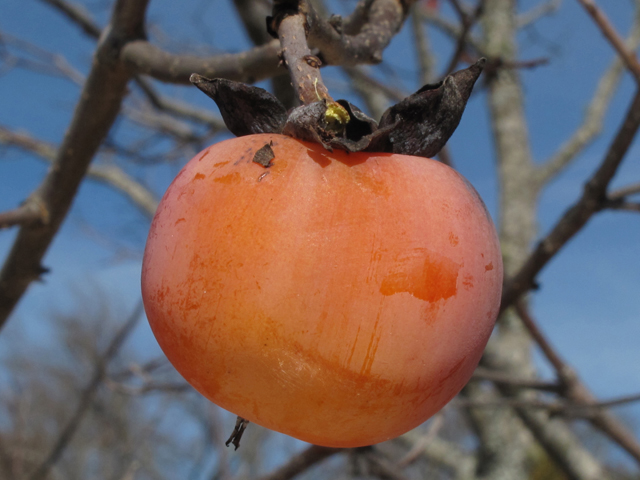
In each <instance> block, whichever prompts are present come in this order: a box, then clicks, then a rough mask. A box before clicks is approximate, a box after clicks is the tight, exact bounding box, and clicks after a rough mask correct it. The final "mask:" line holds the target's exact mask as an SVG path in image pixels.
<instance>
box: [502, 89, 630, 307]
mask: <svg viewBox="0 0 640 480" xmlns="http://www.w3.org/2000/svg"><path fill="white" fill-rule="evenodd" d="M638 128H640V92H638V93H636V96H635V98H634V99H633V101H632V103H631V105H630V107H629V110H628V112H627V115H626V117H625V119H624V122H623V124H622V126H621V127H620V128H619V130H618V133H617V134H616V136H615V139H614V140H613V143H612V144H611V146H610V147H609V150H608V151H607V154H606V155H605V158H604V160H603V162H602V164H601V165H600V167H599V168H598V170H597V171H596V172H595V173H594V175H593V176H592V177H591V178H590V179H589V181H588V182H587V183H586V185H585V187H584V192H583V194H582V197H581V198H580V199H579V200H578V201H577V202H576V203H575V204H574V205H573V206H572V207H571V208H570V209H569V210H567V211H566V212H565V214H564V215H563V216H562V218H561V219H560V221H559V222H558V223H557V224H556V225H555V227H554V228H553V230H552V231H551V232H550V233H549V234H548V235H547V236H546V237H545V238H544V239H542V240H541V241H540V242H538V244H537V246H536V248H535V249H534V251H533V253H532V254H531V255H530V256H529V258H528V259H527V261H526V263H525V264H524V265H523V266H522V267H521V268H520V270H519V271H518V272H517V273H516V274H515V275H514V276H512V277H511V278H510V279H508V280H507V282H506V284H505V288H504V290H503V295H502V305H501V310H504V309H505V308H506V307H508V306H509V305H511V304H512V303H513V302H514V301H515V300H516V299H517V298H518V297H520V296H521V295H522V294H524V293H525V292H527V291H529V290H531V289H532V288H534V286H535V278H536V276H537V275H538V273H539V272H540V270H542V268H544V266H545V265H546V264H547V262H548V261H549V260H550V259H551V258H552V257H553V256H554V255H555V254H556V253H558V251H560V249H561V248H562V247H563V246H564V245H565V244H566V243H567V242H568V241H569V240H570V239H571V238H572V237H573V236H574V235H575V234H576V233H577V232H578V231H580V229H581V228H582V227H583V226H584V225H585V224H586V223H587V222H588V221H589V219H590V218H591V216H592V215H593V214H594V213H596V212H598V211H599V210H600V209H602V207H603V204H604V202H605V201H606V190H607V187H608V186H609V182H610V181H611V179H612V178H613V176H614V174H615V173H616V171H617V169H618V166H619V165H620V163H621V162H622V160H623V159H624V157H625V155H626V153H627V151H628V150H629V147H630V146H631V142H632V141H633V139H634V137H635V135H636V133H637V131H638Z"/></svg>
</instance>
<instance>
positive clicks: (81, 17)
mask: <svg viewBox="0 0 640 480" xmlns="http://www.w3.org/2000/svg"><path fill="white" fill-rule="evenodd" d="M41 1H42V2H44V3H47V4H49V5H51V6H52V7H54V8H56V9H58V10H59V11H60V12H61V13H63V14H64V15H65V16H66V17H67V18H69V19H70V20H71V21H72V22H74V23H75V24H76V25H78V26H79V27H80V28H81V29H82V30H83V31H84V33H86V34H87V35H88V36H90V37H92V38H98V37H99V36H100V33H101V32H102V29H101V28H100V27H99V26H98V25H97V24H96V23H95V22H94V21H93V19H92V18H91V16H90V15H89V14H88V13H87V12H86V11H85V10H84V8H82V7H81V6H80V5H74V4H71V3H68V2H65V1H64V0H41Z"/></svg>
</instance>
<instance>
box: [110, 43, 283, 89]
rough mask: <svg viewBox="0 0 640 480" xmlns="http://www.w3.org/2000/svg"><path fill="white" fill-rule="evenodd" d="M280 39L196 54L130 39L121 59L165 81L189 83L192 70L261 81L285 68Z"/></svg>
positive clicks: (216, 76)
mask: <svg viewBox="0 0 640 480" xmlns="http://www.w3.org/2000/svg"><path fill="white" fill-rule="evenodd" d="M279 50H280V42H278V41H277V40H273V41H271V42H269V43H267V44H265V45H260V46H257V47H254V48H252V49H250V50H248V51H246V52H241V53H235V54H234V53H228V54H222V55H214V56H212V57H204V58H203V57H196V56H193V55H175V54H172V53H168V52H165V51H163V50H161V49H160V48H158V47H156V46H154V45H152V44H151V43H149V42H147V41H146V40H137V41H133V42H129V43H127V45H125V46H124V48H123V49H122V54H121V57H120V58H121V59H122V60H123V61H125V62H126V63H127V64H128V65H129V67H130V68H132V69H133V70H134V71H135V72H136V73H142V74H145V75H149V76H151V77H154V78H156V79H158V80H161V81H163V82H170V83H183V84H188V83H189V77H190V76H191V74H192V73H198V74H200V75H202V76H205V77H209V78H227V79H229V80H236V81H239V82H244V83H254V82H259V81H260V80H264V79H267V78H271V77H273V76H275V75H277V74H279V73H281V72H282V71H281V70H279V69H278V63H279V61H280V60H279V58H278V51H279Z"/></svg>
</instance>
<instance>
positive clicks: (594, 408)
mask: <svg viewBox="0 0 640 480" xmlns="http://www.w3.org/2000/svg"><path fill="white" fill-rule="evenodd" d="M515 307H516V311H517V312H518V316H519V317H520V318H521V319H522V322H523V324H524V325H525V327H526V328H527V330H528V331H529V333H530V334H531V337H532V338H533V339H534V341H535V342H536V343H537V344H538V346H539V347H540V350H541V351H542V353H543V354H544V356H545V357H546V358H547V360H548V361H549V363H550V364H551V365H552V366H553V368H554V369H555V371H556V375H557V377H558V381H559V382H560V384H561V385H562V390H561V392H562V395H563V396H564V397H565V398H566V399H567V400H568V401H569V402H571V405H569V406H566V407H565V408H567V409H568V410H567V411H568V412H571V409H573V410H574V413H576V414H579V412H580V411H582V412H583V416H584V417H586V418H587V419H588V420H589V422H590V423H591V424H592V425H593V426H594V427H596V428H597V429H598V430H600V431H601V432H602V433H604V434H605V435H606V436H608V437H609V438H610V439H611V440H612V441H614V442H615V443H616V444H618V445H619V446H620V447H622V448H623V449H624V450H625V451H626V452H627V453H629V455H631V456H632V457H633V458H634V459H635V461H636V462H637V463H639V464H640V443H639V442H638V440H637V439H636V437H635V436H634V435H633V433H632V432H630V431H629V430H628V429H627V428H626V427H625V426H624V425H623V424H622V423H621V422H620V421H619V420H618V419H617V418H616V417H615V416H613V415H612V414H611V413H609V412H608V411H607V410H605V408H606V407H610V406H614V405H620V404H623V403H629V402H635V401H638V400H640V396H638V395H630V396H626V397H622V398H618V399H613V400H610V401H605V402H599V401H598V400H597V399H596V397H595V396H594V395H593V394H592V393H591V392H590V391H589V389H588V388H587V386H586V385H585V384H584V383H583V382H582V381H581V380H580V378H579V377H578V375H577V373H576V372H575V371H574V370H573V368H571V366H570V365H569V364H567V363H566V362H565V361H564V360H563V359H562V357H561V356H560V354H559V353H558V352H557V351H556V350H555V349H554V348H553V346H552V345H551V343H550V342H549V341H548V339H547V338H546V336H545V335H544V334H543V333H542V330H541V329H540V328H539V326H538V323H537V322H536V321H535V319H534V318H533V317H532V316H531V314H530V313H529V311H528V310H527V308H526V306H525V305H524V303H523V302H522V301H518V302H517V303H516V305H515ZM561 410H562V409H561Z"/></svg>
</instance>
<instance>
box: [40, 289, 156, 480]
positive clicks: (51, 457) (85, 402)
mask: <svg viewBox="0 0 640 480" xmlns="http://www.w3.org/2000/svg"><path fill="white" fill-rule="evenodd" d="M143 311H144V310H143V305H142V301H140V302H139V303H138V305H137V306H136V308H135V309H134V311H133V313H132V314H131V316H130V317H129V318H128V319H127V320H126V321H125V323H124V324H123V325H122V327H120V329H119V330H118V331H117V332H116V334H115V335H114V337H113V339H112V340H111V342H110V343H109V346H108V347H107V349H106V350H105V352H104V354H102V356H101V357H100V358H99V359H98V362H97V364H96V367H95V370H94V373H93V376H92V377H91V380H90V381H89V384H88V385H87V386H86V387H85V389H84V390H83V392H82V395H81V396H80V401H79V402H78V406H77V408H76V410H75V412H74V413H73V415H72V416H71V418H70V419H69V421H68V422H67V424H66V425H65V427H64V428H63V429H62V431H61V432H60V435H59V436H58V438H57V440H56V441H55V442H54V444H53V446H52V448H51V450H50V451H49V453H48V455H47V456H46V457H45V459H44V460H43V461H42V463H41V464H40V465H39V466H38V467H37V468H36V469H35V471H34V472H33V474H32V475H31V477H30V480H45V479H46V478H47V476H48V474H49V471H50V470H51V468H52V467H53V466H54V465H55V464H56V462H57V461H58V460H59V459H60V457H61V456H62V454H63V452H64V450H65V449H66V448H67V445H69V442H71V439H72V438H73V436H74V434H75V432H76V431H77V430H78V427H79V426H80V423H81V422H82V419H83V418H84V415H85V414H86V413H87V410H88V409H89V407H90V406H91V403H92V402H93V399H94V397H95V394H96V392H97V390H98V387H99V386H100V385H101V384H102V381H103V380H104V377H105V374H106V370H107V366H108V364H109V362H110V361H111V360H112V359H113V358H114V357H115V356H116V355H117V354H118V352H119V351H120V347H122V344H123V343H124V341H125V340H126V339H127V337H128V336H129V334H130V333H131V331H132V330H133V327H135V325H136V323H137V322H138V320H139V319H140V317H141V315H142V312H143Z"/></svg>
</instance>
